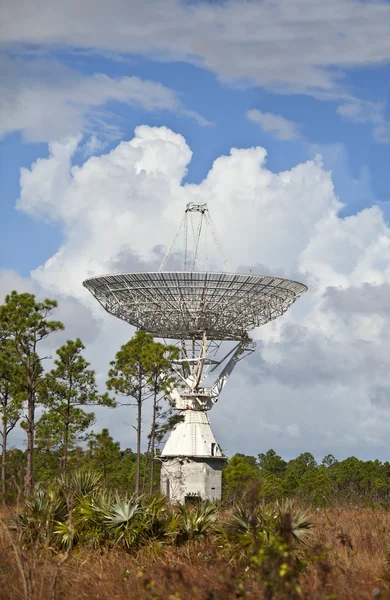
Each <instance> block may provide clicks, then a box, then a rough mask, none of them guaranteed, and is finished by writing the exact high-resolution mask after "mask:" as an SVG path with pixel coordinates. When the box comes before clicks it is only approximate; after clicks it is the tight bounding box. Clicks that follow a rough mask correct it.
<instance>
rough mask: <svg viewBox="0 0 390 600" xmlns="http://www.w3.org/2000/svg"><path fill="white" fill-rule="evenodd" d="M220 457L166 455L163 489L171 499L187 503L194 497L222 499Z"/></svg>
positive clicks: (163, 464) (162, 479)
mask: <svg viewBox="0 0 390 600" xmlns="http://www.w3.org/2000/svg"><path fill="white" fill-rule="evenodd" d="M223 461H224V459H223V458H220V457H209V458H208V457H202V458H198V457H189V456H181V457H169V458H168V457H166V458H163V463H162V466H161V492H162V494H164V495H165V496H167V497H168V499H169V501H170V502H171V503H172V504H174V503H176V502H180V503H184V502H186V501H188V500H190V499H191V498H194V497H195V498H201V499H202V500H220V499H221V493H222V464H223Z"/></svg>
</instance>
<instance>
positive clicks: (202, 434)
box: [161, 410, 225, 503]
mask: <svg viewBox="0 0 390 600" xmlns="http://www.w3.org/2000/svg"><path fill="white" fill-rule="evenodd" d="M183 413H184V421H183V422H182V423H179V424H178V425H176V427H175V429H174V430H173V431H172V432H171V434H170V436H169V438H168V440H167V442H166V444H165V447H164V450H163V452H162V453H161V459H162V467H161V492H162V493H163V494H164V495H166V496H167V497H168V498H169V500H170V502H172V503H175V502H185V501H187V500H189V499H190V498H193V497H196V498H201V499H202V500H220V499H221V493H222V464H223V461H224V460H225V459H224V458H223V457H222V454H221V450H220V448H219V446H218V444H217V443H216V441H215V438H214V435H213V432H212V431H211V427H210V422H209V419H208V416H207V413H206V412H205V411H200V410H185V411H183Z"/></svg>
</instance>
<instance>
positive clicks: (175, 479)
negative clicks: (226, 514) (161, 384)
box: [83, 203, 307, 502]
mask: <svg viewBox="0 0 390 600" xmlns="http://www.w3.org/2000/svg"><path fill="white" fill-rule="evenodd" d="M194 217H196V218H197V221H196V222H194ZM180 234H182V235H183V237H184V252H183V253H182V263H181V266H182V270H179V271H165V270H164V269H165V267H166V265H167V264H168V261H169V259H170V257H171V256H172V255H173V249H174V247H175V244H176V242H177V240H178V239H179V237H180ZM210 234H211V236H210ZM210 237H211V239H212V240H213V243H214V246H215V247H216V248H217V250H218V252H219V254H220V255H221V258H222V262H223V265H224V268H225V269H226V271H222V272H218V273H215V272H210V271H209V270H208V266H209V253H208V240H209V239H210ZM199 265H201V266H202V267H203V269H202V270H196V269H197V267H199ZM228 269H229V267H228V264H227V261H226V259H225V258H224V256H223V252H222V249H221V245H220V243H219V240H218V237H217V234H216V230H215V227H214V224H213V222H212V220H211V217H210V214H209V211H208V207H207V204H194V203H189V204H187V207H186V210H185V213H184V217H183V219H182V222H181V223H180V226H179V230H178V232H177V233H176V236H175V238H174V240H173V243H172V245H171V247H170V248H169V249H168V251H167V253H166V255H165V257H164V259H163V261H162V263H161V266H160V270H159V271H158V272H145V273H143V272H140V273H121V274H114V275H103V276H99V277H92V278H90V279H87V280H85V281H84V282H83V285H84V287H86V288H87V289H88V290H89V291H90V292H91V293H92V294H93V296H94V297H95V298H96V299H97V300H98V302H99V303H100V304H101V305H102V306H103V308H104V309H105V310H106V311H107V312H108V313H110V314H112V315H114V316H115V317H118V318H120V319H122V320H124V321H126V322H127V323H130V324H131V325H133V326H134V327H136V328H138V329H144V330H145V331H147V332H148V333H151V334H153V335H154V336H155V337H158V338H163V339H169V340H172V339H174V340H177V343H178V345H179V347H180V350H181V356H180V359H179V360H177V361H175V365H174V367H175V371H176V374H177V377H178V382H179V383H178V385H176V387H175V388H172V389H171V390H170V396H171V399H172V400H173V402H174V403H175V406H176V408H177V410H179V411H182V413H183V415H184V420H183V422H182V423H179V424H178V425H177V426H176V427H175V429H174V430H173V431H172V432H171V434H170V436H169V438H168V440H167V442H166V444H165V447H164V450H163V451H162V453H161V460H162V461H163V463H162V471H161V490H162V492H163V493H165V494H166V495H167V496H168V497H169V498H170V500H171V501H172V502H177V501H180V502H182V501H185V499H186V498H187V497H191V496H194V495H195V496H199V497H201V498H204V499H217V500H219V499H220V497H221V483H222V476H221V470H222V463H223V460H224V457H223V456H222V452H221V450H220V448H219V446H218V444H217V443H216V441H215V438H214V435H213V433H212V430H211V427H210V422H209V419H208V415H207V411H208V410H210V408H212V406H213V405H214V404H215V402H217V400H218V398H219V396H220V394H221V392H222V389H223V387H224V385H225V384H226V382H227V380H228V378H229V376H230V374H231V372H232V370H233V369H234V367H235V365H236V364H237V363H238V362H239V361H240V360H241V359H242V358H244V357H245V356H247V355H248V354H251V353H252V352H253V351H254V350H255V344H254V342H252V341H251V339H250V338H249V332H250V331H252V330H253V329H255V328H256V327H260V326H261V325H264V324H265V323H268V322H269V321H272V320H274V319H276V318H278V317H280V316H282V315H283V314H284V313H285V312H286V311H287V310H288V308H289V307H290V306H291V305H292V304H293V303H294V302H295V301H296V300H297V298H299V297H300V296H301V295H302V294H304V293H305V292H306V291H307V287H306V286H305V285H304V284H302V283H298V282H296V281H292V280H289V279H282V278H280V277H270V276H268V275H254V274H252V273H249V274H240V273H231V272H228V271H227V270H228ZM224 342H234V346H233V347H230V348H229V349H228V350H227V351H226V352H224V353H223V354H222V356H221V353H220V350H221V348H222V345H223V343H224ZM230 346H231V344H230ZM213 374H214V379H213V380H212V381H211V378H212V376H213ZM206 380H207V381H206ZM183 458H186V460H184V461H183Z"/></svg>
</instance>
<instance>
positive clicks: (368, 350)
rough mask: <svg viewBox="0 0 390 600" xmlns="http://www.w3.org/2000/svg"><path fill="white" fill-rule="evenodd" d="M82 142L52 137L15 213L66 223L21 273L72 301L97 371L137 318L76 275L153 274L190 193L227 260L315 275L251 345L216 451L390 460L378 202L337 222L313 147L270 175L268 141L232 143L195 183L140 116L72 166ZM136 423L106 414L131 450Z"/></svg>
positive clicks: (388, 254) (231, 391) (179, 142)
mask: <svg viewBox="0 0 390 600" xmlns="http://www.w3.org/2000/svg"><path fill="white" fill-rule="evenodd" d="M79 143H80V141H79V139H77V138H73V139H69V140H68V141H67V142H63V143H58V142H57V143H53V144H51V146H50V151H49V155H48V157H47V158H44V159H40V160H38V161H36V162H35V163H34V164H33V165H32V166H31V168H30V169H24V170H22V173H21V192H20V198H19V201H18V208H19V210H22V211H24V212H25V213H27V214H29V215H31V216H34V218H39V219H44V220H49V221H51V220H55V221H56V222H57V223H59V225H60V227H61V228H62V230H63V240H64V241H63V244H62V246H61V247H60V248H59V249H58V251H57V252H56V253H55V254H54V255H53V256H51V257H49V258H48V260H47V261H46V263H45V264H43V265H41V267H39V268H38V269H36V270H35V271H34V272H33V273H32V279H31V280H28V281H29V285H30V286H31V285H32V286H36V287H37V289H41V290H43V291H44V293H45V295H49V296H56V297H58V298H59V300H60V302H61V303H62V302H64V303H65V305H66V307H65V305H64V308H63V309H62V310H64V311H65V312H64V317H63V318H64V320H65V321H66V323H72V325H71V326H70V327H71V328H72V335H73V331H74V332H75V331H76V330H77V329H78V327H79V326H80V327H81V328H82V327H83V326H85V327H87V330H86V331H84V330H82V329H81V333H82V336H84V335H85V336H87V338H88V340H89V343H88V356H89V358H90V360H91V362H92V364H93V365H94V367H95V368H96V369H97V371H98V373H99V378H100V379H99V380H100V381H101V382H104V380H105V374H106V372H107V367H108V363H109V361H110V360H111V359H112V357H113V356H114V354H115V352H116V351H117V349H118V347H119V346H120V344H121V343H123V342H124V341H125V340H126V339H127V338H128V337H129V336H130V334H131V328H129V327H128V326H126V324H124V323H122V322H120V321H118V320H116V319H115V318H113V317H110V316H109V315H107V314H106V313H105V312H104V311H103V310H102V308H101V306H100V305H99V304H98V303H97V302H96V301H95V300H94V299H93V298H92V296H90V295H89V294H88V293H87V291H86V290H85V289H84V288H83V287H82V285H81V284H82V281H83V279H85V278H86V277H88V276H92V275H97V274H103V273H106V272H118V271H133V270H141V271H142V270H155V269H156V268H157V267H158V265H159V263H160V262H161V259H162V256H163V255H164V252H165V249H166V248H167V247H168V245H169V244H170V242H171V240H172V238H173V236H174V233H175V230H176V228H177V226H178V224H179V221H180V219H181V218H182V214H183V211H184V208H185V205H186V203H187V202H208V204H209V207H210V211H211V214H212V216H213V220H214V222H215V223H216V225H217V229H218V233H219V237H220V239H221V240H222V241H223V246H224V249H225V253H226V254H227V258H228V260H229V262H230V264H231V265H232V268H233V269H234V270H236V269H238V268H239V265H241V266H242V265H246V267H245V268H246V269H248V270H249V269H252V272H255V271H256V265H260V264H265V265H267V272H272V273H274V274H275V275H283V276H286V277H291V278H294V279H297V280H301V281H303V282H305V283H307V285H308V286H309V292H308V293H307V294H305V296H303V297H302V298H301V299H300V300H299V301H298V302H297V303H296V304H295V305H294V306H293V307H292V309H291V310H289V311H288V312H287V313H286V314H285V315H284V316H283V317H282V318H280V319H278V320H276V321H274V322H272V323H269V324H268V325H266V326H264V327H262V328H260V329H258V330H256V331H255V332H253V334H254V337H255V338H256V339H257V341H258V350H257V352H256V353H255V354H253V355H252V356H251V357H250V358H248V359H246V361H243V362H242V363H240V364H239V366H238V367H237V369H236V371H235V373H234V375H233V377H232V378H230V379H229V382H228V385H227V386H226V388H225V390H224V392H223V395H222V396H221V400H220V402H218V404H217V405H216V407H215V408H214V409H213V411H212V413H211V420H212V425H213V428H214V429H215V433H216V436H217V439H218V441H219V442H220V443H221V445H222V447H224V448H227V449H229V450H230V453H232V452H235V451H243V452H247V453H257V452H261V451H264V450H266V449H267V448H269V447H275V446H276V449H277V450H278V451H279V452H281V453H283V454H284V455H285V456H293V455H294V454H295V455H297V454H298V453H300V452H302V451H306V450H308V451H311V452H313V453H314V454H315V455H317V456H320V457H321V455H325V454H327V453H329V452H332V453H334V454H335V455H337V456H339V457H341V456H345V455H348V454H357V455H358V456H363V457H374V456H379V457H383V458H385V456H386V453H387V443H388V428H389V425H390V410H389V406H388V403H387V402H386V401H385V398H386V394H387V395H389V397H390V376H389V373H390V370H389V368H388V357H389V356H390V345H389V344H390V342H389V340H390V310H389V309H388V307H387V298H388V294H389V290H390V230H389V227H388V225H387V224H386V222H385V220H384V218H383V214H382V212H381V211H380V210H379V208H378V207H375V206H374V207H371V208H366V209H364V210H362V211H360V212H358V213H357V214H356V215H353V216H348V217H344V218H343V217H341V211H342V208H343V204H342V203H341V202H340V200H339V199H338V198H337V197H336V196H335V192H334V188H333V183H332V178H331V175H330V173H329V172H327V171H325V170H324V168H323V166H322V163H321V159H320V157H316V158H315V159H314V160H309V161H307V162H305V163H302V164H298V165H296V166H295V167H293V168H292V169H290V170H288V171H284V172H280V173H273V172H271V171H270V170H269V169H267V167H266V151H265V150H264V149H263V148H259V147H258V148H250V149H235V148H233V149H232V150H231V152H230V154H229V155H228V156H220V157H219V158H218V159H217V160H216V161H215V162H214V164H213V165H212V167H211V169H210V171H209V173H208V175H207V177H206V178H205V179H204V181H202V182H201V183H200V184H196V185H195V184H185V185H183V183H182V181H183V177H184V176H185V174H186V170H187V166H188V164H189V162H190V160H191V156H192V153H191V150H190V148H189V147H188V145H187V143H186V141H185V139H184V138H183V137H182V136H181V135H178V134H175V133H174V132H172V131H170V130H169V129H167V128H164V127H163V128H153V127H147V126H140V127H138V128H137V129H136V130H135V135H134V138H133V139H131V140H129V141H124V142H121V143H120V144H118V146H117V147H116V148H114V149H113V150H112V151H111V152H107V153H105V154H101V155H100V156H99V157H96V156H91V157H89V158H88V159H86V160H85V161H84V163H82V164H80V165H79V166H74V165H73V158H72V157H73V156H74V153H75V152H76V151H77V148H78V144H79ZM211 260H212V264H213V265H215V264H216V263H214V262H213V261H214V257H213V256H211ZM259 268H260V267H259ZM0 283H1V281H0ZM9 285H11V287H12V285H13V283H12V282H9ZM0 289H1V286H0ZM72 303H73V304H72ZM76 307H77V308H76ZM79 324H80V325H79ZM123 410H124V409H123ZM238 411H239V413H240V419H239V424H238V425H237V412H238ZM131 419H132V416H131V415H130V413H123V414H122V413H116V412H115V411H114V412H110V413H109V414H108V415H106V414H105V415H104V423H105V425H107V426H109V427H110V428H111V430H112V432H113V434H114V435H115V436H116V437H118V436H119V438H120V439H121V441H122V443H123V444H126V445H128V444H129V441H128V439H127V438H126V436H127V435H129V436H132V432H131V429H130V430H129V429H128V428H127V426H126V425H124V423H129V422H130V424H131ZM146 427H147V423H145V428H146ZM131 440H132V438H131V437H130V443H132V442H131Z"/></svg>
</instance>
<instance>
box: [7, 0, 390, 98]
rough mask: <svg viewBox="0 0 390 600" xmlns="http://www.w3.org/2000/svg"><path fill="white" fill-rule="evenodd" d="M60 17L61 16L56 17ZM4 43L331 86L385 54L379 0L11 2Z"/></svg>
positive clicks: (279, 83)
mask: <svg viewBox="0 0 390 600" xmlns="http://www.w3.org/2000/svg"><path fill="white" fill-rule="evenodd" d="M58 15H61V18H58ZM2 16H3V18H2V31H1V32H0V36H1V39H2V41H3V44H6V43H8V44H9V45H11V46H14V47H15V46H17V45H19V44H26V45H28V47H29V48H30V49H31V46H34V45H39V46H40V47H46V48H47V47H56V46H68V47H72V48H79V49H80V50H82V51H85V50H91V49H95V50H97V51H103V52H108V53H110V52H111V53H112V52H114V53H115V52H117V53H123V54H129V53H130V54H143V55H148V56H150V57H152V58H159V59H161V60H182V61H183V60H184V61H187V62H191V63H194V64H197V65H201V66H205V67H206V68H208V69H210V70H211V71H213V72H215V73H216V74H218V75H219V76H220V77H222V78H225V79H230V80H231V79H235V80H237V79H239V80H243V81H252V82H254V83H255V84H258V85H261V86H265V87H267V88H269V89H274V90H275V89H276V90H278V89H279V90H283V91H293V92H304V93H312V92H316V91H324V92H331V91H332V92H334V91H337V90H338V91H339V90H340V86H341V84H342V76H343V73H345V71H346V70H347V69H352V68H356V67H367V66H371V65H382V64H384V63H386V62H388V61H389V59H390V48H389V44H388V31H389V29H390V6H389V4H388V3H387V2H384V1H382V2H381V1H376V2H366V1H363V0H329V1H328V2H326V3H324V2H322V1H321V0H291V1H289V2H288V3H286V2H284V1H283V0H275V1H273V2H252V1H249V0H243V1H240V2H234V1H228V2H222V3H209V2H197V3H184V2H180V1H179V0H166V1H165V2H164V3H162V4H161V5H159V7H158V8H156V3H155V2H153V1H152V0H145V1H144V2H143V4H142V8H140V6H139V3H138V2H135V1H134V0H132V1H129V2H127V3H125V4H124V3H123V2H121V0H113V1H112V2H110V4H107V3H105V2H103V1H102V0H97V1H96V0H77V2H76V0H69V1H68V2H67V3H66V5H64V3H63V2H61V1H60V0H53V2H51V4H50V7H49V8H48V6H47V2H45V1H44V0H38V1H37V2H35V3H34V7H31V8H30V7H27V8H26V6H25V4H24V3H22V2H20V1H15V2H12V3H8V4H7V5H6V6H4V7H3V11H2Z"/></svg>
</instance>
